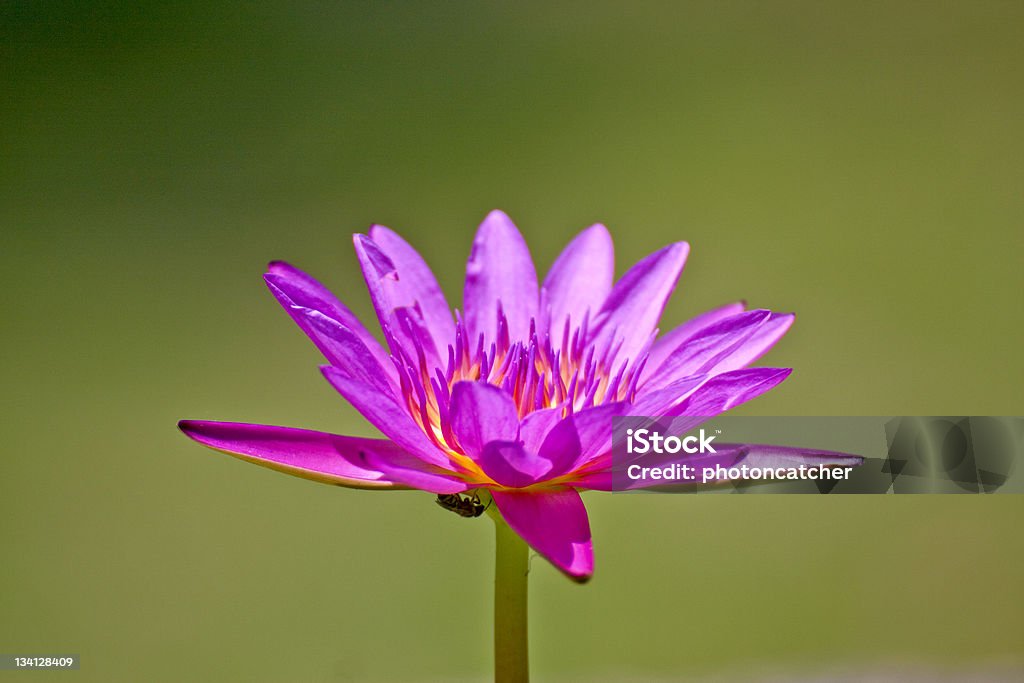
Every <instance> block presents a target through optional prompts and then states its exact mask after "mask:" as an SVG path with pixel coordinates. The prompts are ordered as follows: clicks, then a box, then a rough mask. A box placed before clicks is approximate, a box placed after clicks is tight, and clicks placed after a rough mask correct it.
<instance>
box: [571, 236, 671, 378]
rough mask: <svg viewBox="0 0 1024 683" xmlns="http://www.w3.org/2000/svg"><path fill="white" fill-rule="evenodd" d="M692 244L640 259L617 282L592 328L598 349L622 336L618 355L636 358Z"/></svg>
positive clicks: (610, 344) (593, 342)
mask: <svg viewBox="0 0 1024 683" xmlns="http://www.w3.org/2000/svg"><path fill="white" fill-rule="evenodd" d="M689 251H690V246H689V245H688V244H687V243H686V242H676V243H675V244H670V245H669V246H667V247H665V248H664V249H661V250H659V251H656V252H654V253H653V254H651V255H649V256H647V257H646V258H644V259H642V260H641V261H639V262H638V263H637V264H636V265H635V266H633V267H632V268H630V269H629V271H627V272H626V274H625V275H623V276H622V278H621V279H620V280H619V281H618V282H616V283H615V286H614V287H613V288H612V291H611V293H610V294H609V295H608V298H607V299H606V300H605V302H604V305H603V306H602V307H601V311H600V312H599V313H598V315H597V318H596V319H595V321H594V326H593V327H592V328H591V337H590V341H591V343H592V344H593V345H594V346H595V347H597V348H598V349H604V348H608V347H610V346H612V345H615V344H617V343H618V340H619V339H621V340H622V345H621V347H620V349H619V353H618V356H617V357H618V358H631V359H636V357H637V354H638V353H639V351H640V350H641V349H643V347H644V346H645V345H646V344H647V342H648V341H649V340H650V338H651V335H652V334H653V332H654V330H655V328H656V327H657V325H658V320H659V319H660V318H661V312H662V311H663V310H664V308H665V303H666V302H667V301H668V298H669V296H671V294H672V290H673V289H675V286H676V282H677V281H678V280H679V274H680V273H681V272H682V270H683V265H685V263H686V255H687V254H688V253H689Z"/></svg>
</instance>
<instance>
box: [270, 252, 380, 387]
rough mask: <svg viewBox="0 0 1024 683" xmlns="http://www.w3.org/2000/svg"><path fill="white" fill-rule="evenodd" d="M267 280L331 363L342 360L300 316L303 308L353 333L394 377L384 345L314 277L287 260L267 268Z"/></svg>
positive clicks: (275, 294) (284, 305) (279, 299)
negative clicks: (315, 312)
mask: <svg viewBox="0 0 1024 683" xmlns="http://www.w3.org/2000/svg"><path fill="white" fill-rule="evenodd" d="M263 279H264V280H265V281H266V283H267V286H268V287H269V288H270V292H271V293H272V294H273V295H274V298H276V299H277V300H278V302H280V304H281V305H282V306H283V307H284V309H285V311H287V312H288V314H289V315H290V316H291V317H292V319H293V320H295V322H296V323H297V324H298V326H299V327H300V328H301V329H302V331H303V332H305V333H306V335H307V336H309V337H310V338H311V339H312V340H313V343H315V344H316V345H317V348H319V349H320V352H321V353H323V354H324V356H325V357H326V358H327V360H328V361H329V362H331V363H332V364H337V363H339V362H342V361H341V359H340V358H339V357H338V356H337V355H336V354H335V350H334V349H333V348H332V345H331V343H330V340H329V339H324V338H323V337H322V336H320V335H319V334H317V333H316V331H314V330H311V329H309V327H308V325H307V323H306V320H305V318H304V316H302V315H300V314H299V313H298V311H299V310H300V309H307V310H310V311H317V312H318V313H320V314H321V315H323V316H324V317H327V318H330V319H331V320H335V321H337V322H338V323H340V324H341V325H342V326H344V327H345V328H347V329H348V330H350V331H351V332H352V333H353V334H354V335H355V336H356V338H357V339H359V341H360V342H362V344H363V346H365V347H366V349H367V350H368V351H369V352H370V353H371V354H372V355H373V357H374V359H375V360H376V362H377V365H378V366H379V367H380V369H381V372H383V373H384V374H385V375H388V376H392V375H394V366H393V365H392V364H391V362H390V361H389V360H388V354H387V352H386V351H385V350H384V348H383V347H382V346H381V345H380V342H378V341H377V339H376V338H375V337H374V336H373V335H372V334H370V332H369V330H367V329H366V327H365V326H363V324H362V323H361V322H360V321H359V319H358V318H356V316H355V314H354V313H352V311H350V310H349V309H348V307H346V306H345V304H343V303H342V302H341V301H339V300H338V298H337V297H335V296H334V295H333V294H332V293H331V292H330V290H328V289H327V288H326V287H324V286H323V285H322V284H320V283H319V282H317V281H316V280H315V279H314V278H313V277H312V276H310V275H308V274H306V273H304V272H302V271H301V270H299V269H298V268H296V267H294V266H292V265H289V264H287V263H285V262H284V261H274V262H272V263H270V265H269V266H268V267H267V273H266V274H265V275H264V276H263Z"/></svg>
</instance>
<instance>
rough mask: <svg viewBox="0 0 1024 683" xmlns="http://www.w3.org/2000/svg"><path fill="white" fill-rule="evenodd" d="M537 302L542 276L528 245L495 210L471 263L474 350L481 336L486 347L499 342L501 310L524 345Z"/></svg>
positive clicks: (468, 312)
mask: <svg viewBox="0 0 1024 683" xmlns="http://www.w3.org/2000/svg"><path fill="white" fill-rule="evenodd" d="M538 297H539V294H538V287H537V271H536V269H535V268H534V265H533V259H532V258H531V257H530V250H529V248H528V247H527V246H526V241H525V240H523V236H522V235H521V234H519V230H518V229H517V228H516V226H515V224H513V223H512V220H511V219H510V218H509V217H508V216H506V215H505V214H504V213H503V212H501V211H492V212H491V213H490V214H488V215H487V218H485V219H484V222H483V223H481V224H480V229H479V230H477V233H476V238H475V239H474V240H473V250H472V252H471V253H470V255H469V261H468V262H467V264H466V287H465V290H464V293H463V308H464V309H465V310H464V311H463V313H464V315H465V319H466V326H467V327H468V329H469V336H470V338H469V343H470V346H476V343H477V342H476V340H477V339H478V338H479V336H480V335H481V334H483V335H484V339H485V340H486V343H485V347H484V348H487V345H489V344H490V343H491V342H493V341H494V340H495V339H496V338H497V329H498V310H499V306H500V308H501V311H502V312H503V313H504V315H505V318H506V319H507V320H508V328H509V336H510V338H511V339H512V341H523V340H525V339H526V338H527V337H528V335H529V333H530V320H531V319H533V318H536V317H537V305H538Z"/></svg>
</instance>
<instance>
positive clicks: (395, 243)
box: [370, 225, 455, 354]
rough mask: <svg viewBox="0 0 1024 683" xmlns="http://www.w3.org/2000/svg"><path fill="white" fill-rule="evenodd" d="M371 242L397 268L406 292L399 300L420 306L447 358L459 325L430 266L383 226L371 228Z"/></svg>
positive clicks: (440, 348)
mask: <svg viewBox="0 0 1024 683" xmlns="http://www.w3.org/2000/svg"><path fill="white" fill-rule="evenodd" d="M370 239H372V240H373V241H374V242H376V243H377V246H379V247H380V250H381V251H382V252H383V253H384V254H385V255H386V256H387V257H388V258H389V259H390V260H391V263H392V264H393V265H394V267H395V272H396V273H397V275H398V280H397V283H396V286H397V288H399V289H401V290H402V291H401V294H400V295H398V296H397V297H396V298H397V299H399V300H404V301H408V302H414V303H416V304H419V310H420V311H421V313H422V315H423V320H424V322H425V323H426V327H427V329H428V331H429V333H430V336H431V338H432V339H433V342H434V346H435V347H436V348H437V351H438V352H439V353H442V354H443V352H444V351H445V349H447V348H448V345H449V344H454V343H455V323H454V321H453V320H452V310H451V307H450V306H449V305H448V301H447V299H445V296H444V292H443V291H441V286H440V285H439V284H438V283H437V278H436V277H434V273H433V271H431V270H430V266H428V265H427V263H426V261H424V260H423V257H422V256H420V255H419V252H417V251H416V250H415V249H413V248H412V246H411V245H410V244H409V243H408V242H406V241H405V240H404V239H402V238H401V237H400V236H399V235H398V234H397V233H395V232H394V231H392V230H389V229H388V228H385V227H384V226H383V225H375V226H373V227H372V228H370ZM407 305H411V303H410V304H407Z"/></svg>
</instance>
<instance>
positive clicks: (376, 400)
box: [320, 365, 452, 470]
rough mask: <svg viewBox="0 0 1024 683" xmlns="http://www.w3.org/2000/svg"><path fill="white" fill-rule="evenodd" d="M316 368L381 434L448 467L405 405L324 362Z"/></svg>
mask: <svg viewBox="0 0 1024 683" xmlns="http://www.w3.org/2000/svg"><path fill="white" fill-rule="evenodd" d="M320 371H321V372H322V373H323V375H324V377H325V378H327V381H328V382H330V383H331V386H333V387H334V388H335V389H336V390H337V391H338V393H339V394H341V395H342V396H343V397H344V398H345V400H347V401H348V402H349V403H351V404H352V406H353V407H354V408H355V409H356V410H358V411H359V412H360V413H362V415H363V417H365V418H366V419H367V420H369V422H370V423H371V424H372V425H373V426H374V427H376V428H377V429H379V430H380V431H381V432H382V433H383V434H384V436H386V437H388V438H389V439H391V440H392V441H394V442H395V443H396V444H398V445H399V446H400V447H401V448H403V449H404V450H405V451H406V452H408V453H410V454H411V455H413V456H415V457H417V458H419V459H420V460H423V461H424V462H426V463H429V464H431V465H435V466H437V467H440V468H442V469H446V470H451V469H452V465H451V460H450V459H449V458H448V455H447V454H446V453H445V452H444V451H442V450H441V449H440V448H438V446H437V444H435V443H434V442H433V441H431V440H430V439H429V438H428V437H427V435H426V434H424V432H423V430H422V429H421V428H420V426H419V425H418V424H417V423H416V422H415V421H414V420H413V419H412V416H410V415H409V413H408V412H407V410H406V409H405V407H404V406H402V405H400V404H399V403H398V402H397V401H396V400H395V398H394V397H393V396H391V395H389V394H388V393H386V392H382V391H380V389H379V388H377V387H376V386H374V385H373V384H370V383H368V382H365V381H361V380H360V379H359V378H354V377H352V376H351V375H349V374H348V373H346V372H344V371H343V370H342V369H340V368H336V367H334V366H331V365H325V366H323V367H321V368H320Z"/></svg>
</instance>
